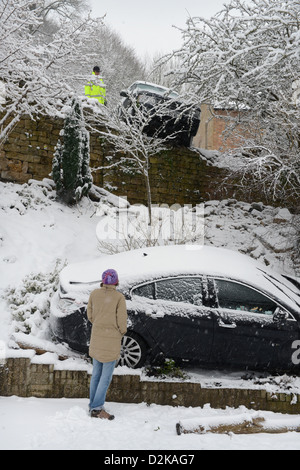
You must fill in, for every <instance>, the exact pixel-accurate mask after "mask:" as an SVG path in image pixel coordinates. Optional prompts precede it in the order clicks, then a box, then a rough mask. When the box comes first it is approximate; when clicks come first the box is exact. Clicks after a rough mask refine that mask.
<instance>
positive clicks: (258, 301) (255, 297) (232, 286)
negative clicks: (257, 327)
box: [214, 279, 277, 315]
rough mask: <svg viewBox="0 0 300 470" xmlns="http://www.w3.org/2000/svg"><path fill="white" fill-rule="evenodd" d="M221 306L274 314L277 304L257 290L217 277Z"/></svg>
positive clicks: (217, 289)
mask: <svg viewBox="0 0 300 470" xmlns="http://www.w3.org/2000/svg"><path fill="white" fill-rule="evenodd" d="M214 282H215V288H216V294H217V299H218V304H219V307H220V308H228V309H233V310H240V311H244V312H251V313H260V314H265V315H273V313H274V312H275V310H276V308H277V304H276V303H275V302H273V301H272V300H271V299H269V298H268V297H266V296H265V295H263V294H261V293H260V292H257V291H256V290H254V289H252V288H250V287H248V286H245V285H243V284H239V283H238V282H233V281H227V280H223V279H215V280H214Z"/></svg>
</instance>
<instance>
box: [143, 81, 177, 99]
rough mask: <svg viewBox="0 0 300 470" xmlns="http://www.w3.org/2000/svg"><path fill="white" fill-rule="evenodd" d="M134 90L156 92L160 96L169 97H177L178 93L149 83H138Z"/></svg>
mask: <svg viewBox="0 0 300 470" xmlns="http://www.w3.org/2000/svg"><path fill="white" fill-rule="evenodd" d="M134 90H142V91H149V92H150V93H156V94H157V95H161V96H169V97H170V98H178V97H179V95H178V93H176V92H175V91H172V90H168V89H167V88H162V87H159V86H155V85H150V84H148V83H139V84H138V85H137V86H136V87H135V89H134Z"/></svg>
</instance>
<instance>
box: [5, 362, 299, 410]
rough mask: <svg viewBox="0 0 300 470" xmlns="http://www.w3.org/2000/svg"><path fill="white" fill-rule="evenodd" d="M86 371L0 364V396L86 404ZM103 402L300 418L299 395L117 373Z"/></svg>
mask: <svg viewBox="0 0 300 470" xmlns="http://www.w3.org/2000/svg"><path fill="white" fill-rule="evenodd" d="M90 377H91V376H90V373H89V371H88V370H60V369H57V368H56V367H55V366H54V365H53V364H35V363H33V362H32V361H31V359H30V358H24V357H22V358H8V359H6V360H5V361H3V362H2V364H0V395H1V396H12V395H17V396H20V397H30V396H34V397H38V398H63V397H64V398H88V396H89V382H90ZM107 401H113V402H119V403H142V402H144V403H149V404H151V403H156V404H159V405H172V406H186V407H188V406H192V407H198V406H199V407H203V406H204V405H205V404H207V403H209V404H210V406H211V407H212V408H225V407H226V406H229V407H233V408H237V407H239V406H241V405H243V406H245V407H246V408H248V409H255V410H266V411H274V412H280V413H289V414H300V395H295V394H286V393H276V394H275V393H269V392H267V391H266V390H254V389H239V388H235V389H229V388H222V387H218V388H204V387H202V386H201V384H200V383H191V382H175V381H169V382H168V381H167V380H161V381H151V380H142V379H141V377H140V375H139V374H132V375H118V372H117V370H116V372H115V374H114V376H113V380H112V383H111V386H110V388H109V392H108V395H107Z"/></svg>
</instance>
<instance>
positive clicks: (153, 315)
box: [51, 245, 300, 373]
mask: <svg viewBox="0 0 300 470" xmlns="http://www.w3.org/2000/svg"><path fill="white" fill-rule="evenodd" d="M108 268H113V269H116V270H117V271H118V273H119V279H120V285H119V287H118V289H119V290H120V291H121V292H122V293H123V294H124V295H125V297H126V299H127V300H126V301H127V308H128V331H127V334H126V336H125V337H124V338H123V345H122V352H121V358H120V364H122V365H127V366H129V367H132V368H136V367H140V366H142V365H143V364H145V363H146V362H150V363H153V362H155V360H157V359H158V358H164V357H165V358H172V359H175V360H181V361H182V360H184V361H190V362H192V363H199V364H202V365H204V366H209V367H219V368H230V367H231V368H240V369H250V370H254V369H257V370H259V369H261V370H262V369H264V370H268V371H270V372H271V371H272V372H273V371H294V372H296V373H297V372H298V371H299V368H300V366H299V362H300V284H299V279H296V278H292V277H289V276H286V275H280V274H277V273H275V272H272V271H270V270H268V269H267V268H266V267H265V266H263V265H260V264H258V263H257V262H256V261H254V260H253V259H251V258H249V257H247V256H245V255H242V254H240V253H237V252H232V251H229V250H225V249H221V248H214V247H207V246H202V247H200V246H198V247H195V246H193V247H188V246H185V245H180V246H168V247H154V248H147V249H146V248H145V249H141V250H135V251H130V252H124V253H120V254H117V255H110V256H104V257H101V258H99V259H97V260H93V261H91V262H87V263H79V264H74V265H69V266H67V267H65V268H64V269H63V270H62V272H61V275H60V290H59V292H57V294H56V296H55V297H54V298H53V301H52V305H51V325H52V331H53V334H54V336H55V337H56V338H57V339H58V340H59V341H60V342H64V343H67V344H68V345H69V346H70V347H71V348H73V349H75V350H76V351H80V352H83V353H87V352H88V343H89V335H90V330H91V325H90V324H89V322H88V320H87V317H86V304H87V301H88V297H89V293H90V292H91V291H92V290H93V289H95V288H98V287H99V284H100V279H101V273H102V272H103V271H104V270H105V269H108Z"/></svg>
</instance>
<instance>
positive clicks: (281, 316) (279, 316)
mask: <svg viewBox="0 0 300 470" xmlns="http://www.w3.org/2000/svg"><path fill="white" fill-rule="evenodd" d="M288 316H289V314H288V312H287V311H286V310H284V309H283V308H281V307H278V308H277V309H276V310H275V312H274V315H273V320H274V322H276V323H283V322H285V320H287V319H288Z"/></svg>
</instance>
